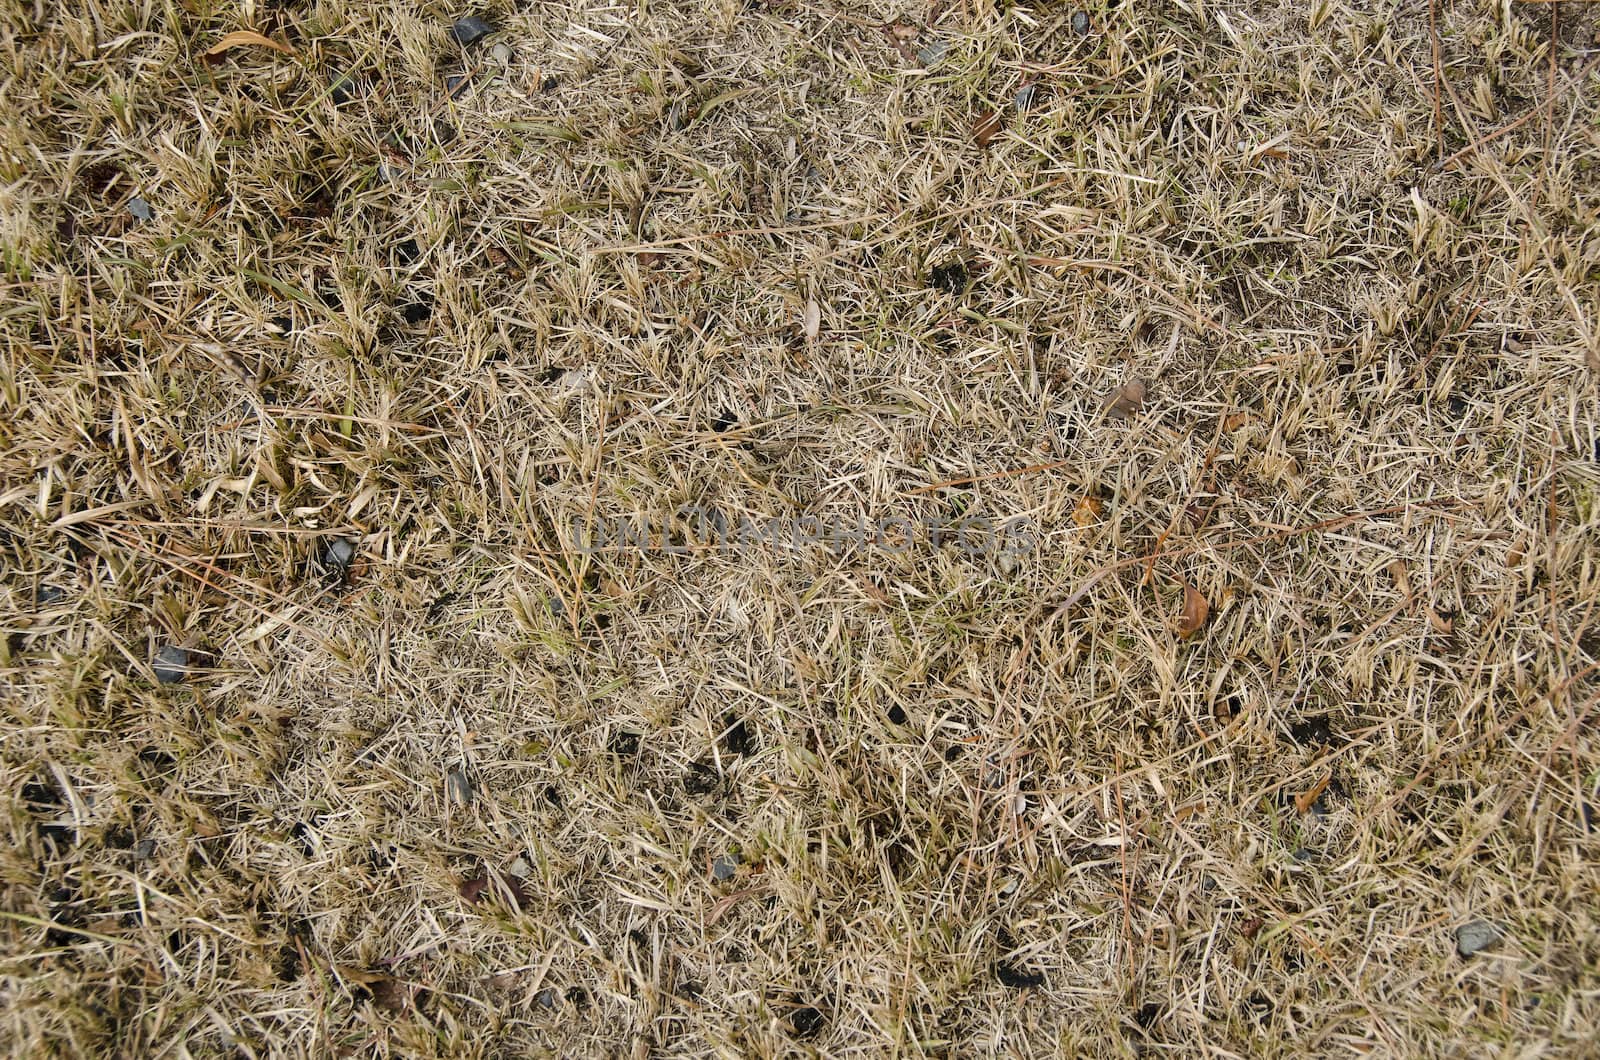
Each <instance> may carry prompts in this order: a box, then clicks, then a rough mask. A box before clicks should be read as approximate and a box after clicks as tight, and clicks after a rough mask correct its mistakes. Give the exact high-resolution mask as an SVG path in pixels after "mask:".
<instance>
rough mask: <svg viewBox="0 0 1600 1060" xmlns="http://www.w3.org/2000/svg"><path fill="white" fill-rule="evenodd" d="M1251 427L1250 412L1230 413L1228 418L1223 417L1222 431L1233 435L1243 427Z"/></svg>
mask: <svg viewBox="0 0 1600 1060" xmlns="http://www.w3.org/2000/svg"><path fill="white" fill-rule="evenodd" d="M1249 425H1250V414H1249V413H1248V412H1230V413H1228V414H1227V415H1226V416H1224V417H1222V429H1223V430H1224V431H1226V432H1228V433H1229V434H1232V433H1233V432H1234V431H1237V430H1238V429H1239V428H1241V427H1248V426H1249Z"/></svg>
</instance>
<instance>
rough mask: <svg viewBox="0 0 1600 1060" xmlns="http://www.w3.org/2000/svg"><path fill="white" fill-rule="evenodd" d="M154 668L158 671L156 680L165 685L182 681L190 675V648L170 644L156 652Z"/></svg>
mask: <svg viewBox="0 0 1600 1060" xmlns="http://www.w3.org/2000/svg"><path fill="white" fill-rule="evenodd" d="M152 669H154V670H155V672H156V680H157V681H160V682H161V683H162V684H164V685H171V684H176V683H177V682H179V681H182V680H183V679H184V678H185V677H187V676H188V675H189V650H188V649H187V648H180V647H178V646H177V645H176V644H168V645H167V646H166V647H165V648H162V649H161V650H160V651H158V652H156V658H155V662H154V663H153V664H152Z"/></svg>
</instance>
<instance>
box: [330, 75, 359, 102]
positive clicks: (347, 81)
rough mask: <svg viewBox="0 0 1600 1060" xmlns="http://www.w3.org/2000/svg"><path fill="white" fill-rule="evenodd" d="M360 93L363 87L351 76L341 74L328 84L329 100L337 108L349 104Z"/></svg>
mask: <svg viewBox="0 0 1600 1060" xmlns="http://www.w3.org/2000/svg"><path fill="white" fill-rule="evenodd" d="M360 91H361V86H360V85H358V84H357V83H356V79H355V77H354V76H352V75H351V74H339V75H337V76H336V77H334V79H333V80H332V81H331V82H329V84H328V98H329V99H331V100H333V105H334V106H336V107H342V106H344V105H345V104H346V103H349V102H350V101H351V100H352V99H355V98H356V96H357V94H358V93H359V92H360Z"/></svg>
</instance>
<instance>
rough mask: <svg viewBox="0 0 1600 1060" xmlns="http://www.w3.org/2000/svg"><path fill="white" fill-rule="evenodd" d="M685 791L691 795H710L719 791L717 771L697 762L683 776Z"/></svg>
mask: <svg viewBox="0 0 1600 1060" xmlns="http://www.w3.org/2000/svg"><path fill="white" fill-rule="evenodd" d="M683 790H684V791H687V792H688V793H689V794H690V795H709V794H711V793H712V792H713V791H716V790H717V773H716V770H714V769H712V768H711V767H710V766H708V765H706V764H705V763H704V762H696V763H694V764H693V765H691V766H690V767H689V771H688V772H687V773H685V774H684V775H683Z"/></svg>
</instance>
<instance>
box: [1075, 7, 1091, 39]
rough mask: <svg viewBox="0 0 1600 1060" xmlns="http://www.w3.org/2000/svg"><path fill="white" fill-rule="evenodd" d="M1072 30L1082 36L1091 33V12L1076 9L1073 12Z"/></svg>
mask: <svg viewBox="0 0 1600 1060" xmlns="http://www.w3.org/2000/svg"><path fill="white" fill-rule="evenodd" d="M1072 32H1074V33H1076V34H1077V35H1078V36H1080V37H1087V36H1088V35H1089V12H1087V11H1074V12H1073V13H1072Z"/></svg>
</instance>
